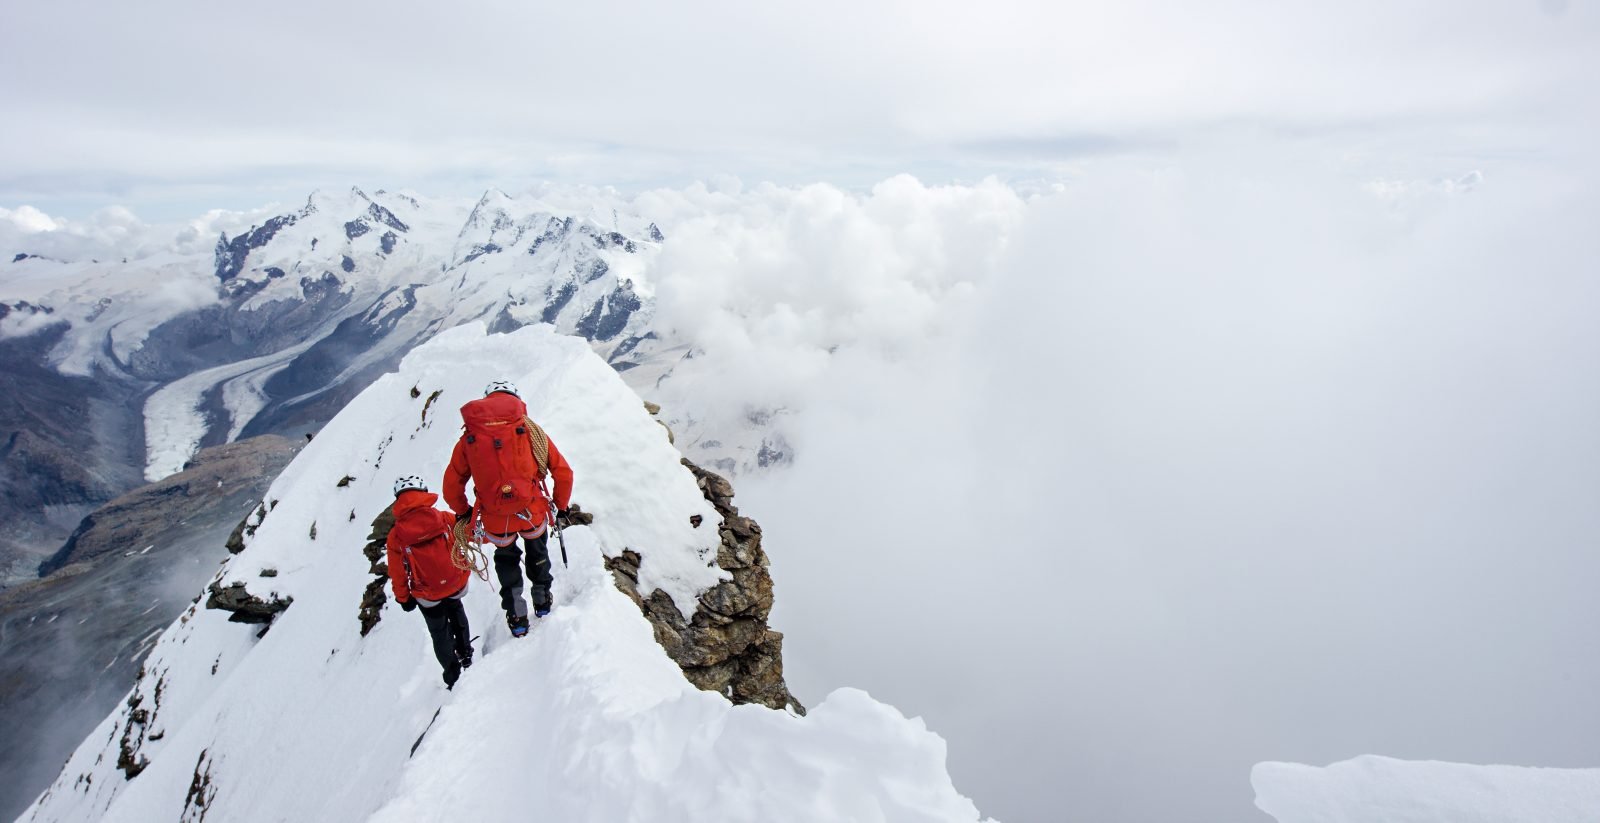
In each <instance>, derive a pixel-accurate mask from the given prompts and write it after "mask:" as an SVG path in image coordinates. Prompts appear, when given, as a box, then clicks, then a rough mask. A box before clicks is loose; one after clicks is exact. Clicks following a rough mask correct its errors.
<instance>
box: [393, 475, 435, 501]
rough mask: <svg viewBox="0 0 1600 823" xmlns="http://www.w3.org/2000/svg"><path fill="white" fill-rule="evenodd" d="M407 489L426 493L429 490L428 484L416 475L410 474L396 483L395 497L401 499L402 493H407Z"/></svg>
mask: <svg viewBox="0 0 1600 823" xmlns="http://www.w3.org/2000/svg"><path fill="white" fill-rule="evenodd" d="M407 489H416V490H417V491H420V492H425V491H427V490H428V484H427V483H425V482H423V480H422V478H420V477H418V476H416V475H414V474H408V475H406V476H405V477H402V478H400V479H399V480H396V481H394V496H395V497H399V496H400V493H401V492H403V491H406V490H407Z"/></svg>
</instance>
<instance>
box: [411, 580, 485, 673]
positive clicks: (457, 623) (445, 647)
mask: <svg viewBox="0 0 1600 823" xmlns="http://www.w3.org/2000/svg"><path fill="white" fill-rule="evenodd" d="M417 605H419V606H422V604H421V603H418V604H417ZM422 619H423V621H424V622H426V623H427V624H428V635H429V636H431V637H432V638H433V656H434V657H437V658H439V665H440V666H443V667H444V683H445V685H446V686H454V685H455V683H456V678H458V677H460V676H461V661H462V660H463V659H465V658H469V657H471V656H472V630H471V629H469V628H467V609H466V607H465V606H463V605H461V600H460V599H458V598H454V597H446V598H445V599H443V600H441V601H439V603H438V604H437V605H433V606H422Z"/></svg>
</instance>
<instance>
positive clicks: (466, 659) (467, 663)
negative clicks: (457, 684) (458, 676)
mask: <svg viewBox="0 0 1600 823" xmlns="http://www.w3.org/2000/svg"><path fill="white" fill-rule="evenodd" d="M457 660H459V661H460V663H461V668H463V669H470V668H472V650H471V649H468V650H467V652H466V653H465V654H463V655H461V656H460V657H459V658H457Z"/></svg>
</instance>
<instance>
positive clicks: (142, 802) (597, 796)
mask: <svg viewBox="0 0 1600 823" xmlns="http://www.w3.org/2000/svg"><path fill="white" fill-rule="evenodd" d="M493 379H509V380H513V381H514V382H516V383H518V384H519V386H521V388H522V393H523V395H524V397H525V398H526V399H527V400H528V402H529V406H530V411H531V413H532V414H533V416H534V417H535V418H536V419H538V420H539V421H540V423H541V424H542V425H543V426H544V427H545V428H546V429H547V430H548V431H549V432H550V434H551V437H552V438H553V439H554V440H555V441H556V442H558V443H559V444H560V446H561V448H562V451H563V453H564V454H566V455H567V456H568V459H569V461H570V462H571V463H572V465H573V467H574V470H575V472H576V475H577V481H576V486H575V489H576V491H575V496H574V500H575V501H577V502H579V503H581V504H582V506H583V507H584V509H585V510H586V511H590V512H592V513H593V514H594V516H595V521H594V523H593V525H592V526H590V527H574V528H570V529H568V530H567V532H566V536H567V540H566V543H567V548H568V551H569V555H570V566H568V567H566V568H562V569H559V570H557V571H558V573H557V576H556V586H555V597H556V610H555V612H554V613H553V614H552V615H551V616H550V617H548V618H545V619H544V620H542V621H540V622H539V623H538V624H537V625H536V626H535V629H534V631H533V632H532V633H531V634H530V636H529V637H528V638H526V639H522V640H513V639H512V638H511V637H510V635H509V633H508V632H507V630H506V628H505V626H504V623H503V622H502V620H501V618H500V614H499V608H498V602H497V599H496V595H495V593H494V591H493V587H494V584H493V583H492V581H488V580H474V581H473V582H472V584H471V586H470V588H469V592H468V595H467V598H466V605H467V609H468V612H469V614H470V616H471V620H472V626H473V630H474V633H475V634H476V635H478V637H479V639H478V645H479V651H480V654H479V658H478V663H477V665H475V666H474V667H473V668H472V669H469V670H468V671H467V672H466V674H465V675H464V676H463V678H462V680H461V682H460V683H459V684H457V687H456V689H455V690H454V691H446V690H445V689H444V687H443V685H442V683H441V682H440V679H439V672H438V666H437V664H436V663H435V662H434V660H433V658H432V655H431V652H430V649H429V645H428V638H427V632H426V630H425V628H424V626H423V624H422V621H421V620H420V619H419V618H417V617H416V616H415V615H412V614H406V613H403V612H401V611H400V610H399V609H398V608H397V607H395V606H394V604H393V603H392V602H391V603H389V604H388V605H386V606H385V607H384V610H383V612H382V617H383V619H382V620H381V621H380V622H379V623H378V625H377V626H376V627H375V628H374V629H373V631H372V632H371V633H370V634H369V635H367V636H366V637H362V636H360V634H359V626H358V621H357V607H358V604H359V601H360V599H361V596H362V592H363V589H364V587H365V586H366V584H367V582H368V581H369V580H371V579H372V574H371V571H370V569H369V563H368V561H367V560H366V558H365V557H364V556H363V555H362V552H361V548H362V546H363V544H364V543H365V542H366V534H367V530H368V526H369V523H370V521H371V520H372V517H373V515H374V514H376V513H377V512H378V511H380V510H381V509H382V508H383V507H385V506H387V505H388V504H389V503H390V502H391V500H392V497H391V495H390V491H389V488H390V483H391V482H392V480H393V479H394V477H395V476H397V475H401V474H410V473H418V474H421V475H423V476H424V477H426V478H430V480H431V481H432V482H437V481H436V479H437V478H439V477H440V476H441V475H442V473H443V468H444V464H445V462H446V461H447V459H448V456H449V452H450V447H451V445H452V444H453V441H454V440H455V438H456V436H457V433H458V431H459V429H458V419H457V416H456V414H455V408H456V407H457V406H459V405H460V404H461V403H462V402H465V401H466V400H468V399H472V398H474V397H476V396H478V394H479V392H480V390H481V386H482V385H483V384H485V383H486V382H488V381H489V380H493ZM679 461H680V455H679V453H678V451H677V450H676V449H675V448H674V447H673V446H672V445H670V444H669V443H668V442H667V436H666V433H665V432H664V431H663V430H662V428H661V427H660V426H659V425H657V424H656V423H655V421H654V420H653V418H652V417H651V416H650V415H649V414H648V412H647V411H646V410H645V409H644V407H643V403H642V401H641V400H640V399H639V398H638V397H637V396H636V395H635V394H634V393H633V392H632V391H631V390H630V389H629V388H628V387H627V386H626V385H625V384H624V382H623V381H622V379H621V377H620V376H619V375H617V374H616V372H615V371H613V370H612V369H611V368H610V367H609V366H608V365H607V364H606V363H605V361H604V360H603V359H602V358H601V357H600V356H598V355H597V354H595V353H594V352H593V351H592V350H591V348H590V346H589V344H588V343H587V342H586V341H584V340H582V339H578V338H574V337H567V336H562V335H559V334H557V333H555V332H554V331H553V330H552V329H551V328H549V327H548V326H535V327H528V328H524V329H521V330H519V331H516V332H514V333H511V334H488V333H487V329H486V327H485V326H484V325H483V324H481V323H467V324H464V325H462V326H458V327H456V328H454V329H451V330H449V331H446V332H443V333H441V334H439V335H438V336H436V337H435V338H434V339H433V340H432V341H430V342H428V343H426V344H424V345H422V346H420V347H418V348H416V349H415V350H413V351H411V352H410V353H409V354H407V355H406V356H405V358H404V359H403V360H402V362H401V363H400V366H399V368H398V371H397V372H394V373H390V374H387V375H385V376H383V377H381V378H379V379H378V380H377V381H376V382H374V383H373V384H372V385H371V386H370V387H368V388H367V389H366V390H365V391H363V392H362V393H361V394H360V395H359V396H357V397H356V399H355V400H354V401H352V402H351V403H350V404H349V405H348V406H346V407H345V409H344V410H343V411H341V412H340V413H339V414H338V415H336V416H335V417H334V418H333V420H332V421H331V422H329V423H328V425H327V426H326V427H325V428H324V429H323V430H322V431H321V433H319V434H318V435H317V437H316V438H315V440H314V441H313V442H311V443H309V444H308V445H307V446H306V447H305V449H304V450H303V451H302V452H301V453H300V454H299V455H298V456H297V457H296V458H295V460H294V461H293V462H292V463H291V464H290V465H289V467H288V468H287V469H285V471H284V472H283V473H282V474H281V475H280V476H279V477H278V479H277V480H276V481H275V482H274V483H273V484H272V486H271V488H270V490H269V491H268V494H267V501H266V506H267V509H268V511H267V513H266V515H265V517H264V518H263V520H262V522H261V523H260V525H259V528H258V529H257V530H256V531H255V533H254V535H253V536H251V537H250V538H249V540H248V543H247V545H246V546H245V548H244V549H243V551H242V552H240V553H239V554H237V555H234V556H232V557H230V558H229V559H228V560H227V561H226V562H225V564H224V567H223V568H222V569H221V571H219V572H218V574H217V576H216V578H215V580H214V585H229V584H233V583H239V584H243V585H244V586H246V587H247V588H248V589H249V590H250V591H251V592H252V593H253V594H255V595H257V596H261V597H264V598H267V599H271V600H273V601H277V602H281V603H286V604H287V608H286V610H284V611H282V612H281V613H280V614H278V615H277V616H276V618H275V620H274V621H273V622H272V623H271V624H270V625H269V626H266V627H261V626H257V625H251V624H243V623H238V622H231V621H230V620H229V619H228V615H227V614H226V613H225V612H223V611H218V610H208V609H205V608H202V607H201V605H200V602H199V598H197V599H196V602H195V603H194V604H192V605H191V606H190V607H189V608H188V609H187V610H186V611H184V613H183V614H182V615H181V616H180V617H179V618H178V620H177V621H175V622H174V623H173V624H172V625H171V626H169V627H168V628H167V629H166V630H165V631H164V632H163V633H162V635H161V637H160V639H159V640H158V641H157V643H156V646H155V648H154V650H153V651H152V652H151V654H150V656H149V658H148V659H147V660H146V661H145V663H144V666H143V669H142V671H141V675H140V677H139V679H138V681H137V682H136V684H135V685H134V688H133V689H132V691H131V692H130V693H129V695H128V698H127V700H125V701H124V702H123V704H122V706H120V707H119V708H118V709H116V710H115V711H113V712H112V713H111V715H110V716H108V717H107V718H106V719H105V720H104V721H103V722H102V723H101V724H100V725H99V726H98V727H97V728H96V729H95V731H94V732H93V733H91V734H90V735H89V737H88V738H87V739H85V741H84V742H83V743H82V744H81V745H80V746H79V747H78V749H77V751H76V752H75V753H74V754H73V755H72V757H71V758H70V759H69V761H68V762H67V764H66V766H65V768H64V769H63V771H62V773H61V775H60V777H59V778H57V780H56V781H55V782H54V784H53V785H52V786H51V787H50V788H49V789H48V790H46V791H45V792H44V793H43V794H42V795H41V796H40V797H39V799H38V800H37V801H36V802H35V803H34V804H33V805H32V806H31V807H30V808H29V809H28V810H27V811H26V812H25V813H24V814H23V815H22V817H21V818H20V819H21V820H25V821H83V820H151V819H178V820H199V819H201V818H204V819H206V820H210V821H213V823H216V821H227V820H238V821H254V820H309V819H324V820H362V819H367V820H382V821H399V820H415V819H425V818H441V817H444V816H446V815H449V816H450V817H452V818H456V817H460V816H462V815H465V818H464V819H473V820H511V819H526V818H529V817H539V818H550V819H560V820H653V821H662V820H667V821H671V820H685V821H687V820H696V821H704V820H729V821H733V820H752V819H762V820H820V819H837V820H911V821H936V820H937V821H975V820H978V819H980V818H979V814H978V811H977V809H976V807H975V806H974V805H973V804H972V802H971V801H970V800H968V799H967V798H965V797H963V796H962V795H961V794H960V793H959V792H957V791H956V789H955V787H954V786H953V784H952V782H951V780H950V777H949V775H948V772H947V771H946V768H945V744H944V742H943V740H942V739H940V738H939V737H938V736H937V735H936V734H934V733H932V732H931V731H929V730H928V729H927V727H926V726H925V724H924V723H923V722H922V721H921V720H918V719H908V718H906V717H904V716H903V715H901V714H900V713H899V712H898V711H896V710H895V709H893V708H892V707H889V706H886V705H883V704H881V703H878V702H877V701H875V700H873V699H872V698H871V697H870V696H868V695H867V694H866V693H865V692H862V691H859V690H854V689H849V688H845V689H840V690H837V691H835V692H833V693H832V694H830V695H829V696H827V697H826V698H825V699H824V700H822V701H820V702H819V703H818V704H817V705H816V706H815V707H814V708H813V709H812V711H811V712H810V713H809V715H808V716H804V717H802V716H799V715H796V714H793V713H790V712H786V711H775V710H772V709H767V708H764V707H759V706H753V705H742V706H736V705H733V704H731V703H729V702H728V701H726V700H725V699H723V697H722V696H720V695H718V694H715V693H711V692H703V691H699V690H697V689H695V688H694V687H693V686H691V685H690V684H689V683H688V681H686V680H685V679H684V677H683V675H682V673H681V672H680V671H679V670H678V668H677V666H676V665H675V664H674V663H673V662H672V661H671V660H669V659H668V658H667V656H666V654H665V653H664V652H663V651H662V650H661V648H660V646H658V645H657V644H656V643H655V641H654V638H653V635H652V632H651V628H650V625H649V624H648V623H647V622H646V620H645V619H644V617H643V616H641V614H640V613H639V611H638V609H637V607H636V606H635V605H634V603H633V602H632V601H630V600H629V599H628V598H627V597H626V596H625V595H624V594H623V593H622V592H621V591H619V590H618V589H617V588H616V586H615V585H614V583H613V579H612V575H611V573H610V572H609V571H607V570H606V567H605V557H607V556H610V555H616V554H618V553H620V552H621V551H622V550H623V549H624V548H630V549H633V550H634V551H636V552H639V553H640V554H641V555H642V556H643V557H644V562H643V565H642V567H641V569H640V572H641V573H640V580H639V585H640V589H641V590H642V591H645V592H648V591H651V590H655V589H660V590H662V591H664V592H666V593H667V594H668V595H669V596H671V597H672V599H673V601H674V602H675V603H677V604H678V605H679V607H680V609H686V610H692V609H693V604H694V602H695V599H696V597H697V596H698V595H699V593H700V592H702V591H704V590H705V589H706V588H708V587H709V586H711V585H714V584H715V583H716V582H717V580H719V579H720V577H721V575H723V574H725V573H724V572H722V570H721V569H719V568H717V567H716V566H715V565H714V564H713V563H710V562H708V560H707V558H708V555H709V554H712V553H714V551H715V546H716V544H717V540H718V537H717V533H716V530H715V529H714V528H710V527H706V528H699V527H697V526H696V525H695V524H694V522H693V521H691V517H693V516H695V515H699V516H700V517H701V518H702V519H704V520H709V521H711V522H712V523H714V522H716V521H715V516H716V515H715V512H714V511H713V510H712V509H711V507H710V505H709V504H708V503H707V502H706V500H705V499H704V497H703V496H702V494H701V493H700V490H699V488H698V487H697V485H696V482H695V480H694V478H693V476H692V475H691V474H690V473H689V472H688V471H687V470H686V469H685V468H684V467H683V466H682V465H681V464H680V462H679ZM345 478H349V479H348V480H346V479H345Z"/></svg>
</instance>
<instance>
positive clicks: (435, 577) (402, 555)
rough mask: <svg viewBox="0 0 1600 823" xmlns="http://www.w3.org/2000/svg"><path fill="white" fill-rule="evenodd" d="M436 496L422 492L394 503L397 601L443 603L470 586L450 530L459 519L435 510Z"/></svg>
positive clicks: (392, 569)
mask: <svg viewBox="0 0 1600 823" xmlns="http://www.w3.org/2000/svg"><path fill="white" fill-rule="evenodd" d="M438 500H439V496H438V495H436V494H430V493H428V492H425V491H421V490H418V489H408V490H406V491H403V492H401V493H400V496H399V497H397V498H395V501H394V528H392V529H390V530H389V541H388V549H389V551H388V554H389V582H390V583H392V584H394V598H395V599H396V600H399V601H400V602H402V603H404V602H405V601H407V600H410V599H412V598H413V597H421V598H423V599H424V600H443V599H445V598H446V597H449V596H450V595H452V594H455V593H456V592H458V591H461V588H462V587H463V586H465V585H467V578H468V577H469V576H470V573H469V572H467V571H466V570H465V569H458V568H456V565H455V563H454V562H453V561H452V560H451V557H450V555H451V552H452V549H453V547H452V546H451V535H450V527H451V526H453V525H455V518H454V517H451V516H450V514H449V513H448V512H443V511H440V510H438V509H436V508H434V507H433V504H434V503H435V502H437V501H438Z"/></svg>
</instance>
